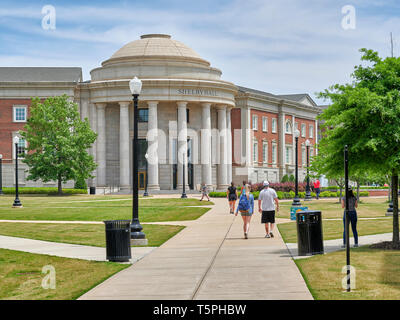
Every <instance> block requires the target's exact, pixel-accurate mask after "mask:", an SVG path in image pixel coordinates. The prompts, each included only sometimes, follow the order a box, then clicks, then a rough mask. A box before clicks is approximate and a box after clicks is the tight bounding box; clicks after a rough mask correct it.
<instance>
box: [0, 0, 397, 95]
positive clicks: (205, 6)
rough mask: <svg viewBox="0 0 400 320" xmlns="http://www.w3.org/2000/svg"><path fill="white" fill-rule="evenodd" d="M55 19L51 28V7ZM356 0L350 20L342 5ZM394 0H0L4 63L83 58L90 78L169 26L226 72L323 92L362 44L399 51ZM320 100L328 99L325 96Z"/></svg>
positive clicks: (238, 80)
mask: <svg viewBox="0 0 400 320" xmlns="http://www.w3.org/2000/svg"><path fill="white" fill-rule="evenodd" d="M44 5H52V6H54V7H55V9H56V29H55V30H43V29H42V18H43V16H44V15H43V14H42V12H41V11H42V7H43V6H44ZM345 5H352V6H354V8H355V10H356V27H355V29H348V30H345V29H343V28H342V19H343V17H344V14H342V7H343V6H345ZM399 17H400V3H399V1H395V0H387V1H379V0H354V1H342V0H247V1H243V0H242V1H228V0H224V1H211V0H205V1H180V0H169V1H164V0H158V1H112V2H111V1H52V0H47V1H23V0H22V1H8V0H5V1H3V0H2V1H0V43H1V45H0V66H79V67H82V68H83V74H84V78H85V80H89V79H90V70H91V69H93V68H96V67H98V66H100V64H101V62H102V61H104V60H106V59H108V58H109V57H110V56H111V55H112V54H113V53H114V52H115V51H117V50H118V49H119V48H120V47H122V46H123V45H124V44H126V43H127V42H130V41H133V40H136V39H139V38H140V35H141V34H146V33H167V34H171V35H172V37H173V38H174V39H176V40H179V41H181V42H183V43H185V44H187V45H188V46H189V47H191V48H192V49H194V50H195V51H196V52H198V53H199V54H200V55H201V56H202V57H203V58H205V59H206V60H208V61H210V62H211V65H212V66H214V67H217V68H219V69H221V70H222V73H223V75H222V77H223V79H225V80H228V81H232V82H234V83H235V84H237V85H242V86H247V87H250V88H253V89H258V90H263V91H267V92H271V93H274V94H289V93H309V94H310V95H311V96H312V97H313V98H315V95H314V94H315V93H316V92H318V91H321V90H324V89H325V88H327V87H328V86H330V85H332V84H334V83H343V82H349V81H350V74H351V72H352V71H353V67H354V65H357V64H359V63H360V54H359V52H358V50H359V49H360V48H363V47H366V48H371V49H374V50H377V51H378V52H379V53H380V55H381V56H388V55H390V32H391V31H392V32H393V35H394V52H395V55H397V56H398V55H399V54H400V18H399ZM317 102H318V103H324V101H322V100H317Z"/></svg>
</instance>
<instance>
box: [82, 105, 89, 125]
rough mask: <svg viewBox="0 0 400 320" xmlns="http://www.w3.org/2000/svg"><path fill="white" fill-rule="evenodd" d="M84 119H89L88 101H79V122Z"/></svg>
mask: <svg viewBox="0 0 400 320" xmlns="http://www.w3.org/2000/svg"><path fill="white" fill-rule="evenodd" d="M85 118H89V101H87V100H82V101H81V120H82V121H83V120H85Z"/></svg>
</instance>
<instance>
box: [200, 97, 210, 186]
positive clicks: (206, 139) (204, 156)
mask: <svg viewBox="0 0 400 320" xmlns="http://www.w3.org/2000/svg"><path fill="white" fill-rule="evenodd" d="M201 106H202V108H203V109H202V130H201V174H202V179H201V180H202V183H205V184H206V186H207V187H209V188H211V187H212V168H211V112H210V109H211V103H202V104H201Z"/></svg>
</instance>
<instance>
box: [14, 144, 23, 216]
mask: <svg viewBox="0 0 400 320" xmlns="http://www.w3.org/2000/svg"><path fill="white" fill-rule="evenodd" d="M18 144H19V137H17V136H15V137H14V145H15V200H14V203H13V208H22V203H21V201H20V200H19V193H18Z"/></svg>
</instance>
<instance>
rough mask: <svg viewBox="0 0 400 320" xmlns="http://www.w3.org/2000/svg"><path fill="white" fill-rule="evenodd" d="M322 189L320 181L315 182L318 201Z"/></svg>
mask: <svg viewBox="0 0 400 320" xmlns="http://www.w3.org/2000/svg"><path fill="white" fill-rule="evenodd" d="M320 187H321V184H320V182H319V180H318V179H317V180H315V182H314V191H315V195H316V196H317V200H318V199H319V193H320Z"/></svg>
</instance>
